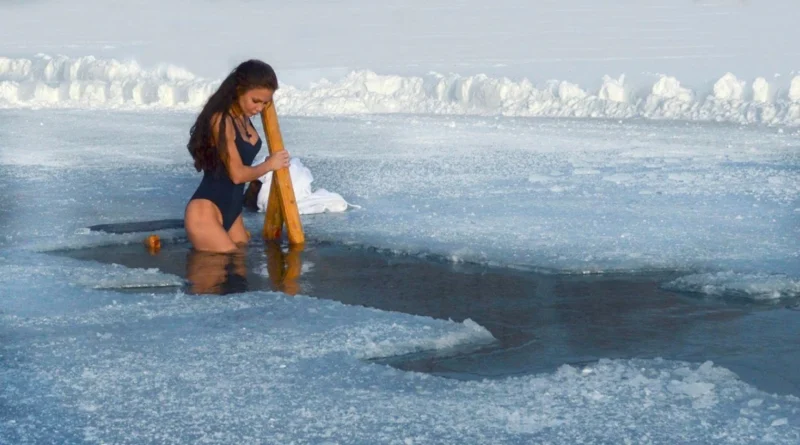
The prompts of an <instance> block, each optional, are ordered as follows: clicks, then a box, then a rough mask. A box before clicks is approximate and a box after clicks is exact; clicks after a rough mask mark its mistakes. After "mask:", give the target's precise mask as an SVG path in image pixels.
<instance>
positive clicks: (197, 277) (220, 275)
mask: <svg viewBox="0 0 800 445" xmlns="http://www.w3.org/2000/svg"><path fill="white" fill-rule="evenodd" d="M246 260H247V256H246V252H244V251H242V250H239V251H236V252H234V253H211V252H201V251H198V250H195V249H190V250H189V254H188V256H187V258H186V279H187V280H188V281H189V283H190V284H189V291H190V292H192V293H194V294H220V295H225V294H231V293H236V292H246V291H247V290H248V289H247V261H246Z"/></svg>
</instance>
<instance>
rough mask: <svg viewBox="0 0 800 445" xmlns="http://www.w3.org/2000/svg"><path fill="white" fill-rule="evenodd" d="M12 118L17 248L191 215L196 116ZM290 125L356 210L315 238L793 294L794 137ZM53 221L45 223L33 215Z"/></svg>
mask: <svg viewBox="0 0 800 445" xmlns="http://www.w3.org/2000/svg"><path fill="white" fill-rule="evenodd" d="M3 113H4V116H3V123H4V124H5V125H6V127H4V129H3V130H2V131H3V132H4V133H3V134H6V135H7V136H6V142H5V145H4V146H3V151H2V152H0V164H2V165H3V166H4V168H5V169H6V170H5V172H6V175H4V177H2V178H0V180H2V181H4V184H3V186H4V187H5V188H6V189H7V190H9V191H10V192H9V195H8V196H12V197H13V196H21V197H25V200H24V201H23V202H25V204H24V205H25V207H22V208H24V209H28V210H25V211H22V212H13V211H11V212H10V213H9V214H8V215H9V217H8V218H7V219H6V220H7V223H6V229H5V233H6V240H5V243H6V244H7V245H21V246H29V247H31V248H36V249H46V248H59V247H74V246H86V245H98V244H104V243H115V242H139V241H140V239H139V238H137V236H135V235H106V234H97V233H85V232H83V231H84V230H85V229H84V228H85V227H87V226H90V225H93V224H99V223H107V222H119V221H125V220H138V219H142V215H143V214H144V215H147V219H158V218H180V217H181V216H182V214H183V207H184V206H185V200H186V199H187V197H188V196H191V193H192V192H193V190H194V188H195V187H196V185H197V181H198V178H197V175H196V174H195V172H194V170H193V169H192V168H191V166H190V165H189V164H188V154H186V152H185V148H184V145H185V137H186V136H185V135H186V132H187V131H188V130H187V129H188V127H189V126H190V125H191V120H192V117H193V116H192V115H191V114H182V113H144V114H143V113H131V114H129V113H118V114H114V115H111V118H109V117H108V116H106V115H103V114H98V113H96V112H92V111H82V112H76V111H66V110H60V111H59V110H52V111H48V112H42V111H32V110H16V111H13V110H6V111H4V112H3ZM281 125H282V128H283V131H284V140H285V143H286V146H287V148H288V150H289V151H290V153H291V154H292V155H293V156H296V157H297V158H299V159H300V160H302V164H303V165H304V166H306V167H308V169H309V170H310V171H311V172H313V179H314V184H315V186H316V187H318V188H323V189H327V190H333V191H335V192H336V193H338V194H340V195H341V196H342V197H343V198H344V199H345V200H346V201H347V202H348V203H352V204H354V205H356V206H358V207H354V208H352V209H350V210H349V211H347V212H345V213H339V214H328V215H326V216H324V217H320V218H316V217H313V216H311V215H309V217H308V218H305V219H304V226H305V227H306V229H307V232H308V234H309V236H311V237H312V238H314V239H318V240H331V241H336V242H346V243H351V244H356V245H368V246H373V247H378V248H382V249H390V250H393V251H397V252H405V253H411V254H415V255H416V254H424V255H433V256H435V257H440V258H448V259H452V260H453V261H469V262H477V263H486V264H498V265H504V266H512V267H519V268H528V269H545V270H558V271H569V272H604V271H636V270H647V269H678V270H686V271H687V273H689V274H691V273H698V271H699V272H702V273H707V274H706V275H700V277H701V281H702V280H703V279H705V280H709V283H708V284H713V285H715V283H717V281H718V279H719V277H718V276H716V275H714V274H715V273H717V272H726V273H727V272H730V273H733V274H739V275H735V276H738V277H751V278H757V280H756V281H759V282H769V283H771V284H770V286H772V287H770V289H771V291H770V292H768V293H766V294H765V293H764V292H762V290H760V288H759V287H758V286H756V287H753V288H747V287H742V286H740V285H733V286H732V287H725V286H723V288H728V289H730V290H731V291H732V292H733V293H739V292H740V291H742V290H744V289H752V292H753V298H758V299H761V298H763V297H764V296H765V295H779V296H781V297H791V296H795V295H796V290H793V289H795V287H794V286H795V284H794V283H796V280H798V279H800V265H799V264H798V252H800V245H799V244H798V240H799V239H800V236H798V233H799V232H798V231H799V230H800V225H799V224H798V218H800V210H798V209H800V201H798V194H800V177H798V171H800V170H798V158H797V155H796V151H797V143H796V138H797V130H782V129H770V128H759V127H747V126H732V125H724V124H693V123H666V122H661V123H648V122H628V121H622V122H615V121H608V120H604V121H583V120H544V119H540V120H535V119H534V120H532V119H510V118H500V117H498V118H482V117H423V116H413V117H407V116H370V117H355V118H291V117H285V118H283V119H282V120H281ZM81 129H85V130H81ZM89 129H91V132H92V134H93V137H92V138H89V139H86V138H83V137H81V136H79V135H80V134H85V133H83V131H89ZM31 147H36V149H35V150H32V149H31ZM112 159H113V161H112ZM123 165H125V166H127V167H126V168H122V166H123ZM98 172H99V173H98ZM92 184H93V185H92ZM15 190H16V191H15ZM39 194H41V195H42V196H41V198H44V196H47V197H48V198H47V199H32V197H34V196H38V195H39ZM79 196H80V197H81V199H78V198H77V197H79ZM19 205H22V204H20V203H14V204H10V205H9V206H7V208H8V209H12V208H13V207H14V206H19ZM44 212H47V214H48V215H49V216H50V219H51V220H50V221H48V223H47V224H42V221H41V220H40V219H39V218H38V217H36V216H34V215H38V214H42V213H44ZM248 218H250V219H248V220H247V222H248V224H253V225H254V226H258V225H259V224H261V219H262V216H261V215H252V216H248ZM254 230H255V232H258V229H257V227H256V228H255V229H254ZM255 232H254V233H255ZM180 235H181V233H180V232H178V233H175V232H174V231H173V232H169V231H165V232H164V233H162V237H163V238H164V239H165V240H166V241H168V242H169V240H171V239H175V238H176V237H179V236H180ZM2 242H3V240H2V239H0V243H2ZM742 274H743V275H742ZM756 295H757V296H756Z"/></svg>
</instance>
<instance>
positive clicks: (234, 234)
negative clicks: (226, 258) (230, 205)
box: [228, 214, 250, 245]
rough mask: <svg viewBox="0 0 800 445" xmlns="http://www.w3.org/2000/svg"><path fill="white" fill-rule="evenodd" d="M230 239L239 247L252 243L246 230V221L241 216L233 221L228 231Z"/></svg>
mask: <svg viewBox="0 0 800 445" xmlns="http://www.w3.org/2000/svg"><path fill="white" fill-rule="evenodd" d="M228 237H230V239H231V241H233V242H234V243H236V244H237V245H242V244H247V243H248V242H249V241H250V237H249V236H247V229H245V228H244V220H243V219H242V215H241V214H239V216H237V217H236V220H235V221H233V225H232V226H231V228H230V229H229V230H228Z"/></svg>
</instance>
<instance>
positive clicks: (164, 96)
mask: <svg viewBox="0 0 800 445" xmlns="http://www.w3.org/2000/svg"><path fill="white" fill-rule="evenodd" d="M797 82H800V76H797V77H795V78H793V80H792V87H791V88H790V89H789V90H788V92H787V91H786V90H783V91H779V90H780V88H778V86H777V85H773V84H770V83H769V82H767V81H766V80H765V79H764V78H763V77H759V78H758V79H757V81H756V82H754V83H753V84H752V85H751V86H749V87H748V86H747V85H746V82H745V81H743V80H739V79H737V78H736V76H734V75H733V74H731V73H726V74H725V75H723V76H722V77H721V78H719V79H718V80H716V82H715V83H714V85H713V88H712V89H711V90H710V91H708V92H706V93H704V92H702V91H694V90H691V89H689V88H687V87H685V86H682V85H681V82H680V81H679V80H678V79H676V78H674V77H669V76H661V77H659V79H658V80H656V81H655V82H654V83H653V84H652V85H650V86H648V87H647V88H645V89H644V93H641V94H642V95H641V96H640V95H639V94H640V93H637V91H638V89H636V88H634V87H633V86H631V85H630V84H629V83H628V81H627V80H626V79H625V76H624V75H623V76H620V77H619V78H612V77H610V76H608V75H606V76H604V77H603V82H602V84H601V85H600V87H599V88H598V89H597V90H594V91H592V90H591V89H588V88H583V87H581V86H579V85H576V84H573V83H570V82H568V81H547V82H545V83H543V84H542V85H540V86H538V87H537V86H536V85H535V84H534V83H533V82H531V81H530V80H527V79H522V80H520V81H513V80H511V79H509V78H505V77H502V78H493V77H489V76H487V75H485V74H479V75H474V76H460V75H457V74H448V75H444V74H438V73H428V74H427V75H425V76H424V77H402V76H398V75H379V74H377V73H375V72H372V71H353V72H351V73H350V74H348V75H346V76H345V77H344V78H343V79H341V80H338V81H328V80H324V79H323V80H320V81H318V82H314V83H312V84H311V85H310V86H309V87H307V88H298V87H294V86H292V85H283V86H282V88H281V89H280V90H279V91H278V93H277V94H276V96H275V97H276V99H275V100H276V104H277V106H278V108H279V112H280V113H281V114H283V115H305V116H315V115H316V116H326V115H352V114H376V113H403V114H407V113H414V114H447V115H463V114H475V115H490V116H492V115H502V116H544V117H591V118H615V119H629V118H637V117H644V118H648V119H662V120H663V119H669V120H691V121H720V122H722V121H724V122H734V123H740V124H750V123H757V124H768V125H789V126H796V125H799V124H800V106H798V105H797V104H796V101H797V97H800V96H798V93H796V91H795V90H796V89H797V88H796V87H795V86H794V85H795V84H796V83H797ZM218 83H219V80H207V79H202V78H200V77H197V76H195V75H193V74H191V73H189V72H186V71H185V70H182V69H181V68H178V67H175V66H171V65H165V66H161V67H157V68H155V69H151V70H145V69H142V68H141V67H139V65H138V64H137V63H135V62H126V63H123V62H120V61H117V60H114V59H97V58H95V57H91V56H87V57H81V58H76V59H71V58H68V57H65V56H57V57H51V56H46V55H39V56H37V57H34V58H32V59H10V58H7V57H6V58H3V57H0V106H3V107H6V108H20V107H22V108H47V107H54V108H76V107H77V108H108V109H122V110H141V109H144V110H148V109H153V108H157V109H177V110H188V111H197V110H198V109H199V108H200V107H202V105H203V104H204V103H205V100H206V99H207V98H208V96H209V95H210V94H211V92H212V91H213V90H214V88H216V86H217V85H218Z"/></svg>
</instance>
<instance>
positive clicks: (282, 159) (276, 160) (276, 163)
mask: <svg viewBox="0 0 800 445" xmlns="http://www.w3.org/2000/svg"><path fill="white" fill-rule="evenodd" d="M264 163H265V164H267V167H268V168H269V171H275V170H280V169H282V168H286V167H289V152H288V151H286V150H281V151H279V152H277V153H274V154H272V155H270V156H269V157H268V158H267V160H266V161H264Z"/></svg>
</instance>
